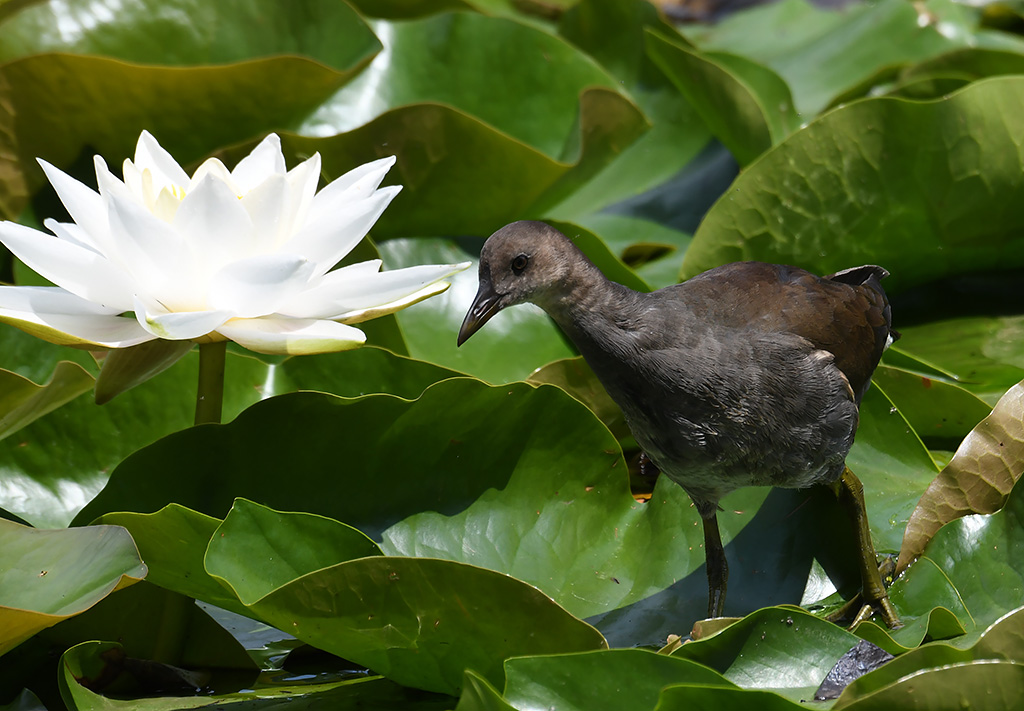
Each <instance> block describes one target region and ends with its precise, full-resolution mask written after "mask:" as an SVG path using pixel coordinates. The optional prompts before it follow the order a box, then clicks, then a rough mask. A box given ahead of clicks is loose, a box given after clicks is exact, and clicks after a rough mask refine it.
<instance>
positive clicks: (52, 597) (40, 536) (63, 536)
mask: <svg viewBox="0 0 1024 711" xmlns="http://www.w3.org/2000/svg"><path fill="white" fill-rule="evenodd" d="M0 550H2V551H3V554H2V556H3V559H4V560H5V561H8V563H5V564H4V565H3V566H2V567H0V571H2V572H0V622H2V624H0V630H2V634H0V654H4V653H6V652H9V651H10V650H11V649H13V648H14V647H16V646H17V645H18V644H20V643H21V642H23V641H25V640H26V639H28V638H29V637H31V636H32V635H33V634H35V633H36V632H39V631H40V630H43V629H46V628H47V627H51V626H53V625H55V624H57V623H58V622H60V621H61V620H64V619H67V618H69V617H72V616H74V615H77V614H79V613H81V612H83V611H85V610H87V609H89V608H90V607H92V606H93V605H95V604H96V603H97V602H98V601H100V600H102V599H103V598H104V597H106V596H107V595H110V594H111V593H112V592H114V591H115V590H119V589H121V588H123V587H126V586H128V585H131V584H132V583H135V582H138V581H139V580H141V579H142V578H144V577H146V566H145V564H143V562H142V561H141V560H140V559H139V554H138V551H137V550H136V549H135V544H134V543H133V542H132V539H131V536H129V535H128V532H127V531H125V530H124V529H123V528H120V527H118V526H89V527H86V528H80V529H77V530H74V531H68V530H40V529H36V528H29V527H28V526H22V525H20V524H17V523H14V522H12V521H6V520H2V519H0Z"/></svg>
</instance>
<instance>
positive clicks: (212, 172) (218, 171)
mask: <svg viewBox="0 0 1024 711" xmlns="http://www.w3.org/2000/svg"><path fill="white" fill-rule="evenodd" d="M207 178H214V179H215V180H218V181H220V182H221V183H224V184H225V185H227V186H228V187H229V188H230V189H231V192H232V193H233V194H234V196H235V197H239V196H240V195H241V194H242V191H241V190H239V189H238V185H236V184H235V180H234V178H232V177H231V171H230V170H228V168H227V166H226V165H224V164H223V163H221V162H220V159H219V158H207V159H206V160H205V161H203V164H202V165H200V166H199V167H198V168H196V172H195V173H193V174H192V180H191V181H189V184H188V188H187V189H186V191H185V192H187V193H191V192H192V191H193V190H195V189H196V186H197V185H199V183H201V182H202V181H203V180H205V179H207Z"/></svg>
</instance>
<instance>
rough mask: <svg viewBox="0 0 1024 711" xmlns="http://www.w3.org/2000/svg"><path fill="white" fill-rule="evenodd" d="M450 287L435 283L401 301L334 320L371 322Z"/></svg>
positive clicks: (350, 312) (348, 314) (344, 315)
mask: <svg viewBox="0 0 1024 711" xmlns="http://www.w3.org/2000/svg"><path fill="white" fill-rule="evenodd" d="M449 286H451V284H449V283H448V282H446V281H439V282H435V283H433V284H429V285H427V286H425V287H423V288H422V289H420V290H419V291H417V292H414V293H412V294H409V295H408V296H404V297H402V298H401V299H396V300H395V301H392V302H390V303H387V304H381V305H379V306H370V307H367V308H365V309H356V310H354V311H348V312H346V313H343V314H337V315H336V316H333V317H332V318H334V319H335V320H336V321H339V322H340V323H362V322H363V321H369V320H370V319H372V318H379V317H380V316H387V315H388V314H393V313H395V312H396V311H401V310H402V309H404V308H408V307H410V306H412V305H413V304H418V303H419V302H421V301H423V300H424V299H429V298H430V297H431V296H437V295H438V294H440V293H442V292H444V291H447V290H448V287H449Z"/></svg>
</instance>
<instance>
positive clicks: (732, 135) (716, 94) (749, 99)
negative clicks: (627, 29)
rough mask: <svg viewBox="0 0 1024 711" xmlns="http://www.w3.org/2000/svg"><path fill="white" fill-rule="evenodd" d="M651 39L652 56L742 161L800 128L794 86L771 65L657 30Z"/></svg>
mask: <svg viewBox="0 0 1024 711" xmlns="http://www.w3.org/2000/svg"><path fill="white" fill-rule="evenodd" d="M647 42H648V45H647V46H648V52H649V53H650V54H651V56H652V58H653V59H654V60H655V61H656V62H657V63H658V65H659V66H660V67H661V68H662V70H663V71H664V72H665V73H666V74H667V75H668V76H669V77H671V78H672V81H673V82H674V83H675V85H676V86H677V87H678V88H679V90H680V91H681V92H682V93H683V95H684V96H686V98H687V99H688V101H689V102H690V103H691V104H692V105H693V106H694V108H695V109H696V110H697V111H698V112H699V113H700V116H701V118H702V119H703V120H704V123H705V125H707V127H708V129H709V130H710V131H711V133H712V134H714V136H715V137H716V138H718V140H720V141H721V142H722V143H723V144H725V146H726V147H727V148H728V149H729V150H730V151H731V152H732V154H733V155H734V156H735V157H736V160H737V161H738V162H739V163H740V165H746V164H748V163H750V162H751V161H752V160H754V159H755V158H756V157H757V156H759V155H761V153H763V152H764V151H766V150H767V149H768V148H770V147H771V146H772V144H773V143H777V142H779V141H781V140H782V139H783V138H785V137H786V136H787V135H788V134H789V133H791V132H792V131H793V130H795V129H796V128H797V126H798V124H799V121H798V119H797V117H796V111H795V109H794V108H793V100H792V98H791V97H790V93H789V87H787V86H786V83H785V82H784V81H783V80H782V79H781V78H779V76H778V75H777V74H775V73H774V72H773V71H772V70H771V69H768V68H767V67H764V66H762V65H759V64H755V63H754V62H751V61H750V60H748V59H746V58H744V57H740V56H737V55H733V54H725V53H706V54H705V53H701V52H698V51H696V50H694V49H693V48H691V47H684V46H682V44H681V43H680V42H679V41H678V40H677V41H671V40H669V39H666V38H664V37H660V36H658V35H656V34H653V33H649V34H648V36H647Z"/></svg>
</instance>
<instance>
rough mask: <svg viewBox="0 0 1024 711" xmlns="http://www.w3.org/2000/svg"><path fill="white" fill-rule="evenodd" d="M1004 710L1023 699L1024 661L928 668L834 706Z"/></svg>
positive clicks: (865, 709) (866, 709) (867, 709)
mask: <svg viewBox="0 0 1024 711" xmlns="http://www.w3.org/2000/svg"><path fill="white" fill-rule="evenodd" d="M950 700H955V703H957V704H958V705H959V706H960V707H961V708H970V709H982V710H988V709H991V711H1002V710H1003V709H1011V708H1015V707H1017V706H1020V705H1021V704H1022V703H1024V664H1021V663H1018V662H1002V661H995V660H991V659H983V660H978V661H972V662H964V663H960V664H950V665H948V666H943V667H938V668H932V669H925V670H923V671H919V672H915V673H913V674H909V675H907V676H905V677H903V678H902V679H900V680H899V681H897V682H896V683H894V684H892V685H890V686H887V687H884V688H882V689H879V690H878V691H876V692H875V693H873V694H870V695H866V696H863V697H861V698H859V699H857V700H856V701H853V702H851V703H849V704H843V705H840V704H839V703H838V702H837V703H836V705H835V706H834V707H833V708H836V709H853V710H856V711H871V710H872V709H879V710H881V709H893V708H908V707H909V708H921V709H939V708H944V707H948V705H949V703H950Z"/></svg>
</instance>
